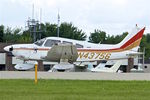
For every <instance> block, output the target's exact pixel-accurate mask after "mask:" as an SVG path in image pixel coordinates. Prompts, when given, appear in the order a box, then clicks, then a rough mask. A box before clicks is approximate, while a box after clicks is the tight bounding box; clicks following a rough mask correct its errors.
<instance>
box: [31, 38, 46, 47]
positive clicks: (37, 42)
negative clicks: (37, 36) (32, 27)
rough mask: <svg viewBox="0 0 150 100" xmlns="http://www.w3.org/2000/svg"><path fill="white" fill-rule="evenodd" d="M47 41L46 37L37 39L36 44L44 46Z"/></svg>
mask: <svg viewBox="0 0 150 100" xmlns="http://www.w3.org/2000/svg"><path fill="white" fill-rule="evenodd" d="M44 41H45V38H44V39H41V40H38V41H36V42H35V43H34V44H36V45H38V46H42V44H43V43H44Z"/></svg>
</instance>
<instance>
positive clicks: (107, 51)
mask: <svg viewBox="0 0 150 100" xmlns="http://www.w3.org/2000/svg"><path fill="white" fill-rule="evenodd" d="M144 30H145V27H144V28H138V27H137V26H136V27H135V28H134V29H133V30H132V32H131V33H129V34H128V35H127V36H126V37H125V38H124V39H123V40H122V41H121V42H120V43H118V44H115V45H112V44H94V43H89V42H87V41H79V40H72V39H66V38H60V37H47V38H44V39H41V40H38V41H37V42H35V43H33V44H15V45H10V46H6V47H5V48H4V50H5V51H7V52H11V53H12V54H13V55H14V56H15V57H17V58H19V59H21V60H24V61H28V60H32V61H38V60H42V61H48V62H58V63H61V62H69V63H71V64H73V63H75V64H77V65H78V66H80V65H82V63H83V62H94V61H99V60H121V59H128V58H129V57H131V56H132V57H134V56H137V55H138V54H139V52H137V51H138V46H139V44H140V42H141V39H142V36H143V33H144ZM19 66H20V65H17V67H19ZM22 66H23V65H22ZM71 67H72V66H71ZM57 68H58V66H57Z"/></svg>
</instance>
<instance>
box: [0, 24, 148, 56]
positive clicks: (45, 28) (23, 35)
mask: <svg viewBox="0 0 150 100" xmlns="http://www.w3.org/2000/svg"><path fill="white" fill-rule="evenodd" d="M32 30H33V29H32V28H31V29H26V30H23V29H21V28H13V29H12V28H11V27H5V26H4V25H0V42H4V43H32V42H33V31H32ZM36 31H37V33H36V39H37V40H38V39H41V38H45V37H51V36H55V37H56V36H57V24H51V23H42V24H40V25H37V28H36ZM59 33H60V35H59V36H60V37H64V38H70V39H75V40H86V39H87V35H86V33H85V32H83V30H81V29H79V28H78V27H75V26H74V25H73V24H72V23H67V22H64V23H61V25H60V27H59ZM127 34H128V32H124V33H122V34H121V35H109V34H106V32H104V31H101V30H100V29H95V30H94V31H93V32H91V33H90V36H89V39H88V40H89V42H92V43H103V44H117V43H119V42H121V41H122V40H123V39H124V38H125V36H126V35H127ZM140 47H141V49H142V50H143V48H145V51H146V54H145V58H146V59H149V57H150V33H147V34H144V35H143V38H142V41H141V44H140Z"/></svg>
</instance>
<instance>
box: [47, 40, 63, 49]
mask: <svg viewBox="0 0 150 100" xmlns="http://www.w3.org/2000/svg"><path fill="white" fill-rule="evenodd" d="M60 42H61V41H60V40H51V39H48V40H47V41H46V42H45V44H44V46H45V47H52V46H53V45H57V44H58V43H60Z"/></svg>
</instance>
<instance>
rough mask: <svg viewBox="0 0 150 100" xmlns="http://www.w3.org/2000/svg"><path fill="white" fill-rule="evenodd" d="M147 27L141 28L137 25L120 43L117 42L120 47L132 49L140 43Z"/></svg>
mask: <svg viewBox="0 0 150 100" xmlns="http://www.w3.org/2000/svg"><path fill="white" fill-rule="evenodd" d="M144 30H145V27H144V28H143V29H140V28H138V27H137V26H136V28H135V29H133V30H132V32H131V33H129V34H128V35H127V36H126V37H125V38H124V39H123V40H122V41H121V42H120V43H119V44H117V45H118V46H119V47H120V49H123V50H131V49H133V48H136V47H138V46H139V45H140V42H141V39H142V36H143V33H144Z"/></svg>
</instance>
